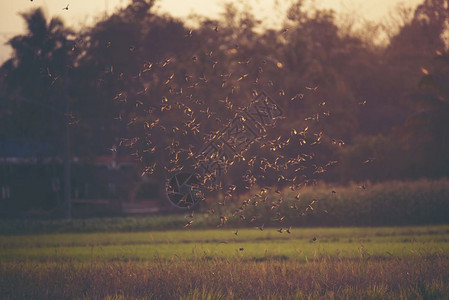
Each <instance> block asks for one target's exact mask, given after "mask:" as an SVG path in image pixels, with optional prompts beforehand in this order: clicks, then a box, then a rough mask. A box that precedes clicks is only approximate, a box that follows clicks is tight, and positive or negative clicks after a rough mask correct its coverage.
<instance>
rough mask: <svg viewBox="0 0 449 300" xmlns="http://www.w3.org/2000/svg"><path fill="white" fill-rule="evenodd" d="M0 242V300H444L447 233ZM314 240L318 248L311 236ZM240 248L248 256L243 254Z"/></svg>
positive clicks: (422, 229)
mask: <svg viewBox="0 0 449 300" xmlns="http://www.w3.org/2000/svg"><path fill="white" fill-rule="evenodd" d="M226 226H228V225H225V227H224V228H221V229H213V230H194V229H183V230H169V231H145V232H128V233H124V232H115V233H113V232H106V233H102V232H92V233H59V234H38V235H4V236H0V283H1V284H0V298H2V299H74V298H75V299H317V298H323V299H333V298H338V299H339V298H345V299H400V298H402V299H444V298H446V297H447V296H448V295H449V225H435V226H408V227H343V228H299V227H296V228H292V229H291V232H292V233H291V234H287V233H282V234H281V233H279V232H277V231H276V229H277V228H265V229H264V231H260V230H259V229H257V228H247V229H243V228H241V229H239V230H238V235H235V234H234V228H232V227H226ZM314 237H316V241H313V238H314ZM241 248H243V250H240V249H241Z"/></svg>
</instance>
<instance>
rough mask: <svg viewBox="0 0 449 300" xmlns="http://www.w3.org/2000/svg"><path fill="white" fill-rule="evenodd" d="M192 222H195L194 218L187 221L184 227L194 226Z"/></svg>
mask: <svg viewBox="0 0 449 300" xmlns="http://www.w3.org/2000/svg"><path fill="white" fill-rule="evenodd" d="M192 223H193V220H191V221H189V222H187V223H186V224H185V225H184V228H187V227H190V226H192Z"/></svg>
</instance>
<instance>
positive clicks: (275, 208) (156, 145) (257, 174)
mask: <svg viewBox="0 0 449 300" xmlns="http://www.w3.org/2000/svg"><path fill="white" fill-rule="evenodd" d="M31 1H33V0H31ZM68 9H69V4H67V6H66V7H64V8H63V10H68ZM213 30H214V31H215V32H218V31H219V28H218V26H214V28H213ZM288 30H289V29H288V28H286V29H283V30H282V31H281V34H282V35H285V34H286V33H287V31H288ZM194 34H195V32H194V30H188V31H187V32H186V34H185V36H184V38H186V39H189V38H192V37H193V36H194ZM110 46H111V43H110V42H107V43H106V45H105V47H107V48H108V47H110ZM129 51H130V52H133V51H135V46H133V45H130V46H129ZM216 52H218V50H217V49H209V50H208V51H206V52H205V53H203V54H204V55H200V54H196V55H194V56H192V57H191V58H190V63H193V64H199V63H200V61H201V60H203V61H202V63H203V66H207V65H208V66H209V67H208V68H209V69H208V70H204V67H203V68H202V69H203V71H201V72H198V71H196V72H195V71H193V72H191V73H189V72H185V73H184V74H183V75H180V74H179V73H180V72H179V70H177V69H176V62H177V61H178V60H179V58H173V57H170V58H166V59H163V60H162V61H159V62H149V61H148V62H144V63H143V64H142V68H141V70H140V71H139V73H138V74H136V75H135V76H134V77H133V78H135V79H137V80H139V81H140V82H141V83H142V86H143V89H142V90H140V91H137V92H135V93H134V94H133V93H132V92H131V91H125V90H123V91H120V92H118V93H117V94H116V95H115V96H114V97H113V99H112V100H113V101H114V102H116V103H118V104H120V103H122V104H129V102H133V105H132V106H133V109H134V110H135V111H134V112H133V113H129V112H128V114H126V113H125V112H121V113H120V114H119V115H118V116H117V117H116V118H115V119H116V120H117V121H119V122H126V124H127V126H128V127H131V128H132V127H133V126H140V130H141V127H143V129H144V133H143V134H140V135H139V136H135V137H131V138H122V139H120V141H119V143H118V145H117V146H113V147H112V148H111V149H110V151H113V152H116V151H117V147H126V148H129V149H133V150H132V151H134V152H133V153H132V155H134V156H135V157H136V158H137V159H138V160H140V161H141V162H142V163H143V164H145V166H144V167H143V170H142V176H144V175H147V174H148V175H151V174H154V173H155V172H156V171H157V169H158V167H159V168H160V169H161V170H163V172H164V173H165V175H166V177H167V178H169V177H171V176H172V175H173V174H176V173H177V172H181V171H191V172H194V173H199V174H201V176H200V183H199V184H198V188H201V189H204V190H205V191H208V192H217V191H219V192H221V193H222V194H223V195H224V200H222V201H220V202H219V203H218V204H220V205H226V201H228V200H229V199H231V198H232V197H233V194H234V193H235V192H236V191H237V190H238V189H237V186H236V185H234V184H228V185H225V184H224V182H227V181H228V180H229V177H231V176H222V177H223V178H221V177H220V174H217V173H216V172H215V173H214V172H211V173H208V172H204V170H203V171H201V165H202V164H204V163H208V162H209V163H210V161H211V160H215V161H216V162H217V163H218V164H219V165H220V168H221V167H222V168H223V169H222V170H221V171H222V172H223V174H225V175H226V173H229V174H232V168H233V167H235V165H240V170H242V169H243V170H245V171H244V172H243V174H241V178H240V179H239V180H238V182H239V186H242V185H243V186H244V188H245V189H247V190H248V191H253V192H254V190H255V189H256V187H258V188H257V191H256V192H254V194H253V196H251V197H249V198H248V199H247V200H244V201H243V202H242V203H241V205H240V206H239V207H238V208H237V209H235V210H234V211H233V212H232V215H229V216H226V215H219V216H218V220H217V227H223V226H225V225H226V223H227V222H228V221H229V219H230V218H238V219H239V220H240V221H242V222H248V223H251V224H257V222H258V216H257V215H252V216H248V214H245V210H246V209H247V208H248V207H256V206H258V205H264V206H265V207H266V208H268V209H269V211H271V212H273V215H274V216H275V217H274V219H272V220H273V221H275V222H278V223H279V224H283V222H284V220H285V215H283V214H282V213H281V212H282V209H281V207H282V203H283V201H284V197H285V195H284V193H283V192H282V191H281V189H280V188H279V187H282V186H284V187H285V186H288V187H289V189H290V190H291V191H292V192H293V193H294V192H296V196H295V198H294V200H293V201H294V203H293V204H291V205H289V206H288V207H289V208H290V209H293V210H297V211H298V212H299V214H300V215H305V214H306V213H308V212H309V211H313V210H314V205H315V204H316V203H317V201H318V200H317V199H313V201H311V202H310V203H305V204H304V203H301V198H300V193H298V191H300V190H301V189H302V188H303V187H304V186H307V185H313V184H315V183H316V182H317V178H316V177H317V176H319V175H320V174H323V173H325V172H326V171H327V169H328V168H330V167H332V166H333V165H335V164H337V163H338V161H336V160H330V161H328V162H327V163H325V164H324V165H317V164H316V163H314V159H315V154H314V152H313V151H309V150H310V147H313V146H316V145H318V144H320V143H322V142H323V141H324V140H328V141H329V142H330V143H332V144H333V145H336V146H337V147H343V146H344V145H345V142H344V141H343V140H341V139H338V138H329V137H327V136H326V134H325V133H324V132H323V131H313V130H312V128H315V129H316V128H318V127H317V126H315V127H314V126H313V125H312V124H314V123H318V122H320V121H321V120H322V119H323V118H326V117H329V116H330V114H331V112H330V111H328V110H324V108H326V107H327V103H326V101H323V100H321V101H319V102H318V103H316V108H317V112H316V113H314V114H312V115H309V116H306V117H305V118H304V122H305V123H306V124H310V125H306V126H305V127H304V128H302V129H298V128H291V130H290V134H289V135H288V136H282V135H279V136H272V135H273V134H275V133H276V132H278V131H276V129H275V128H266V127H264V126H260V127H259V132H258V136H257V138H255V140H254V142H252V143H251V145H250V146H249V147H246V148H244V149H242V150H240V151H239V152H237V153H233V154H232V155H227V156H226V157H224V158H223V157H213V156H209V157H208V156H207V155H206V156H205V155H204V153H201V150H200V149H201V148H202V147H203V146H204V145H206V144H208V143H210V142H212V141H214V139H217V137H219V135H220V134H221V132H222V129H223V128H226V126H229V124H230V123H231V122H232V120H236V119H238V118H240V119H239V120H240V121H243V122H244V121H246V120H244V119H242V118H244V117H242V112H243V111H244V110H245V107H247V106H248V105H250V104H251V101H252V100H251V98H253V99H254V98H256V97H257V96H258V94H259V93H260V91H261V90H264V89H268V90H272V91H273V90H274V91H277V93H276V94H275V95H276V96H279V97H281V98H282V99H283V98H284V97H286V94H287V93H286V92H285V91H284V90H283V89H282V88H277V89H276V88H275V83H274V82H273V81H272V80H271V79H270V78H264V68H265V66H267V65H268V64H270V63H272V64H273V65H274V68H275V69H276V68H277V69H278V70H280V69H282V68H283V66H284V64H283V63H282V62H281V61H279V60H278V59H274V58H272V57H267V58H266V59H264V60H263V61H261V62H256V59H254V58H252V57H247V58H246V59H243V60H242V59H237V58H236V60H235V62H236V65H237V66H238V67H237V68H239V69H242V68H245V67H247V66H248V65H250V64H252V65H251V70H253V68H254V69H255V70H257V72H255V74H252V73H251V72H250V71H248V72H235V71H232V70H227V71H224V70H226V67H229V66H223V65H222V64H220V61H219V58H218V55H215V53H216ZM229 53H230V54H231V55H236V54H237V53H239V45H238V44H235V45H234V46H233V47H231V49H230V50H229ZM255 64H259V65H257V66H255ZM219 67H220V68H219ZM229 68H230V67H229ZM234 68H235V67H234ZM196 69H197V70H198V69H201V68H196ZM219 69H220V70H219ZM47 71H48V73H49V74H50V71H49V70H47ZM108 71H109V72H110V73H111V74H115V73H116V71H115V70H114V66H113V65H111V66H110V67H109V68H108ZM150 75H151V76H150ZM49 76H51V75H49ZM118 77H119V79H122V78H123V77H124V74H123V73H119V74H118ZM148 78H151V79H150V80H148ZM147 80H148V81H150V82H146V81H147ZM248 81H250V82H248ZM211 85H214V88H215V89H212V90H216V87H217V86H219V87H220V88H221V89H222V90H223V94H222V95H213V97H214V98H215V99H209V100H208V101H214V102H215V103H214V104H213V105H208V101H206V100H204V99H202V97H201V96H199V95H201V93H204V91H205V90H207V87H208V86H211ZM249 86H253V88H250V89H251V90H250V91H244V90H242V89H245V87H246V88H248V87H249ZM152 90H158V92H159V94H160V93H161V91H165V92H166V94H165V95H163V96H162V97H161V98H160V99H159V100H157V99H156V100H155V99H154V96H152ZM197 90H198V92H197ZM318 91H319V86H304V89H303V90H302V91H297V92H296V93H294V94H293V95H291V96H287V97H288V99H287V100H289V101H287V102H286V101H283V102H282V103H287V104H288V103H290V102H302V101H305V100H307V96H308V94H310V93H318ZM131 95H132V96H131ZM245 98H250V99H246V100H245ZM148 104H149V105H148ZM242 104H244V105H242ZM358 104H359V105H360V106H365V105H366V101H361V102H359V103H358ZM214 108H215V109H216V111H214ZM284 109H288V107H284ZM136 111H138V113H136ZM278 119H280V120H282V117H281V118H278ZM278 121H279V120H278ZM285 122H288V120H287V121H285ZM274 127H275V126H274ZM283 127H285V124H283ZM153 139H154V141H155V142H153V141H152V140H153ZM164 142H165V145H163V143H164ZM292 145H293V147H296V149H297V153H296V155H294V156H293V157H289V156H287V155H286V154H283V152H282V151H283V150H284V149H290V153H291V149H292ZM223 147H224V146H223ZM264 148H265V149H264ZM306 148H307V151H305V152H304V151H303V150H304V149H306ZM262 152H263V153H270V154H271V155H269V157H264V156H261V154H260V153H262ZM156 154H157V155H158V158H157V161H156V159H155V155H156ZM374 159H375V158H368V159H366V160H365V161H364V162H363V163H364V164H368V163H371V162H372V161H373V160H374ZM151 160H152V161H151ZM149 161H150V162H149ZM242 166H244V167H243V168H242ZM306 170H308V172H306ZM269 172H270V174H271V175H270V176H273V174H274V175H275V177H276V178H277V186H278V187H276V188H272V187H267V186H264V184H263V180H264V179H265V175H266V174H268V173H269ZM232 179H235V178H232ZM242 183H243V184H242ZM360 188H361V189H363V190H366V189H367V186H366V185H361V186H360ZM332 193H333V194H335V193H336V191H334V190H332ZM273 194H274V195H277V196H278V197H277V198H274V199H275V200H273V197H271V196H270V197H269V195H273ZM289 203H290V202H289ZM208 213H209V214H210V215H216V212H215V210H214V209H209V210H208ZM187 218H189V219H190V220H189V221H188V222H187V223H186V224H185V225H184V228H188V227H190V226H192V224H193V223H194V220H193V218H194V216H193V212H192V213H191V214H190V215H188V216H187ZM264 226H265V224H263V223H262V224H260V223H259V224H257V226H255V227H257V228H258V229H259V230H261V231H263V230H264ZM277 231H278V232H279V233H284V232H285V233H287V234H290V233H291V227H290V226H282V227H280V228H279V229H278V230H277ZM234 234H235V235H236V236H237V235H238V230H236V231H235V232H234ZM315 240H316V237H314V239H313V241H315ZM242 249H243V248H241V249H240V250H242Z"/></svg>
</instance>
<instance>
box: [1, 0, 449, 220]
mask: <svg viewBox="0 0 449 300" xmlns="http://www.w3.org/2000/svg"><path fill="white" fill-rule="evenodd" d="M91 2H92V1H90V2H87V1H86V3H83V1H77V2H76V3H75V2H73V3H72V2H70V1H68V3H62V2H61V1H39V0H35V1H21V3H20V4H19V3H18V2H14V4H2V8H4V9H3V12H2V14H5V18H3V17H2V25H1V34H2V38H3V40H4V42H5V45H3V46H2V47H1V48H0V51H1V53H0V58H2V65H1V68H0V188H1V191H0V192H1V194H0V216H1V217H2V218H22V217H23V218H29V217H38V218H59V217H72V216H75V217H86V216H111V215H128V214H148V213H173V212H177V208H176V207H173V206H172V205H170V203H169V202H168V200H167V199H166V196H165V182H166V179H167V178H170V177H171V176H172V175H173V174H176V172H179V171H187V172H189V171H192V172H193V171H194V170H195V161H194V156H195V154H199V153H200V150H201V149H202V148H203V147H204V145H205V143H206V142H207V141H208V140H210V138H211V136H213V135H214V134H215V133H216V132H218V131H220V130H221V129H223V128H224V127H225V126H226V124H227V122H229V121H230V120H232V119H233V118H234V116H235V114H236V112H239V111H241V110H242V109H243V108H244V107H247V106H248V105H249V104H250V102H251V99H253V98H254V97H255V96H256V95H257V94H258V93H259V92H260V91H265V92H266V93H267V94H269V95H270V96H271V97H272V99H273V100H274V101H275V102H276V103H277V104H278V105H279V107H281V108H282V110H283V118H281V119H280V120H278V121H277V123H276V125H275V126H273V127H272V128H267V130H266V132H265V133H263V134H261V140H260V141H259V142H257V143H254V144H252V145H251V146H250V147H249V148H248V149H247V151H245V153H244V154H243V157H244V158H245V159H238V160H236V161H235V162H230V161H229V162H227V163H228V164H229V170H228V172H226V174H224V175H223V176H221V177H220V179H219V180H220V186H219V187H215V188H212V189H210V191H209V193H208V194H207V195H206V199H205V201H203V202H202V203H201V204H200V206H199V207H200V208H201V209H204V210H205V209H210V208H211V207H213V206H214V205H216V203H217V202H223V201H227V202H228V203H234V202H237V201H240V200H241V199H242V197H245V195H247V193H248V191H251V190H253V189H255V188H257V189H260V188H261V187H269V188H272V189H273V191H274V190H276V191H280V192H282V191H284V190H288V189H290V190H291V191H292V194H293V196H295V195H296V194H297V193H296V192H293V191H295V190H297V189H300V188H301V187H302V186H303V185H316V184H318V185H321V186H322V187H323V188H322V189H325V190H327V191H328V192H329V194H330V193H331V190H332V194H337V196H338V195H339V193H338V192H339V191H338V188H339V187H347V186H351V185H353V186H355V187H358V188H359V189H360V190H366V189H370V187H371V185H375V184H377V191H378V192H379V193H380V192H381V191H382V190H383V188H382V186H381V185H380V184H385V187H386V188H391V187H392V186H395V185H397V184H396V183H398V182H419V183H420V184H421V185H426V182H427V183H429V184H430V182H434V180H439V179H441V178H446V177H447V176H448V175H449V155H448V153H449V52H448V50H449V1H447V0H424V1H410V2H405V3H399V2H397V3H396V2H394V3H393V2H390V1H389V2H388V3H387V2H386V1H385V2H382V1H380V2H379V1H360V2H357V1H353V2H345V1H341V2H338V1H327V2H326V1H324V2H320V3H317V2H314V1H300V0H299V1H293V0H292V1H269V0H265V1H262V0H259V1H256V0H255V1H248V2H245V4H236V3H233V2H227V3H226V4H221V3H219V2H218V1H217V2H213V1H191V2H189V3H190V4H185V3H177V2H176V1H164V0H160V1H153V0H147V1H144V0H133V1H112V0H109V1H105V2H104V3H103V2H102V3H100V4H99V3H97V2H96V4H95V5H97V6H96V7H92V6H90V5H91ZM61 3H62V4H61ZM17 11H20V15H17V13H16V12H17ZM13 12H14V13H13ZM6 15H7V16H6ZM80 24H83V25H80ZM20 26H22V27H20ZM19 29H20V30H19ZM418 180H420V181H418ZM423 180H424V181H423ZM426 180H428V181H426ZM443 180H444V179H443ZM423 182H424V183H423ZM439 182H440V184H441V182H442V181H439ZM444 184H445V186H446V187H447V186H448V184H447V181H444ZM411 186H413V185H411ZM409 187H410V186H407V185H405V186H403V188H404V189H406V190H407V189H408V190H410V188H409ZM427 189H429V190H432V189H433V188H432V187H430V188H429V187H427ZM442 193H443V194H442V195H440V196H441V199H443V200H442V201H443V202H444V199H446V198H447V188H446V189H443V192H442ZM444 193H446V194H444ZM323 197H324V196H323ZM357 197H358V196H357V195H355V196H353V198H354V199H356V198H357ZM396 197H397V195H396ZM423 197H424V198H423V199H424V200H423V201H427V200H426V199H428V198H426V196H423ZM407 199H410V198H407ZM407 199H405V200H404V201H407ZM310 201H312V199H310ZM329 201H330V200H329ZM401 201H402V200H401ZM410 201H411V200H410ZM443 202H441V203H443ZM401 203H402V202H401ZM398 205H399V204H398ZM401 205H402V204H401ZM442 205H443V207H444V204H442ZM398 209H400V207H398ZM446 210H447V207H446ZM443 213H444V211H442V210H440V211H437V212H436V214H439V215H438V216H439V218H440V219H441V220H440V221H444V220H447V214H443ZM434 216H435V215H432V214H428V215H427V217H424V218H432V217H434ZM340 218H341V219H342V220H343V219H344V218H345V217H344V214H343V213H342V214H341V215H340ZM360 218H361V219H362V217H360ZM329 222H331V220H330V221H329ZM423 222H424V221H423Z"/></svg>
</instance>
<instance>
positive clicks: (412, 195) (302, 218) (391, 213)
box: [0, 179, 449, 235]
mask: <svg viewBox="0 0 449 300" xmlns="http://www.w3.org/2000/svg"><path fill="white" fill-rule="evenodd" d="M360 185H362V184H356V183H353V184H351V185H348V186H333V185H330V184H324V183H321V184H318V185H317V186H313V187H306V188H303V189H301V190H298V191H291V190H290V189H288V188H286V189H284V190H283V191H281V195H280V194H278V193H275V192H274V188H273V189H271V191H270V192H268V194H267V198H266V200H263V199H255V200H254V197H251V194H244V195H240V196H236V197H234V199H230V200H228V204H227V205H225V206H222V205H219V204H218V202H220V201H221V200H220V199H217V198H211V199H208V200H207V201H206V202H204V203H202V204H201V206H200V207H199V211H198V212H197V213H196V215H195V218H194V223H193V225H192V228H215V227H216V226H217V225H218V224H219V217H220V216H222V215H223V216H227V217H228V222H227V226H232V227H254V226H260V225H262V224H264V225H265V226H279V227H280V226H284V227H288V226H290V225H292V226H301V227H306V226H388V225H395V226H396V225H424V224H449V180H448V179H440V180H426V179H422V180H418V181H407V182H406V181H392V182H385V183H376V184H371V183H369V182H365V183H363V185H364V186H365V187H366V189H362V188H360V187H359V186H360ZM332 191H334V192H332ZM254 192H259V191H257V190H256V191H254ZM298 193H299V194H300V197H299V200H297V199H296V198H295V196H297V195H298ZM281 196H282V199H283V200H282V202H281V203H279V201H278V200H279V198H280V197H281ZM264 197H265V196H264ZM251 198H253V200H251V201H250V204H249V205H248V206H247V207H246V208H245V211H244V212H238V213H236V210H237V209H238V208H239V207H240V206H241V205H242V203H243V201H245V200H248V199H251ZM313 200H315V201H316V203H315V204H314V205H313V210H311V209H309V210H308V211H307V212H305V210H306V208H307V206H308V205H309V204H310V203H311V202H312V201H313ZM256 202H257V206H255V205H254V204H255V203H256ZM273 204H275V207H274V208H273ZM291 207H297V208H298V209H292V208H291ZM210 209H214V211H215V213H214V214H208V213H206V212H207V210H210ZM240 215H243V216H244V217H245V218H246V219H245V220H243V221H242V220H241V218H240ZM253 216H255V217H256V221H253V222H249V220H251V218H252V217H253ZM276 216H284V219H283V222H279V221H277V220H276ZM186 222H187V221H186V218H185V217H184V215H183V214H182V211H181V214H178V215H170V216H146V217H117V218H91V219H73V220H0V235H9V234H26V233H57V232H132V231H147V230H171V229H179V228H182V227H183V226H184V224H185V223H186Z"/></svg>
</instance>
